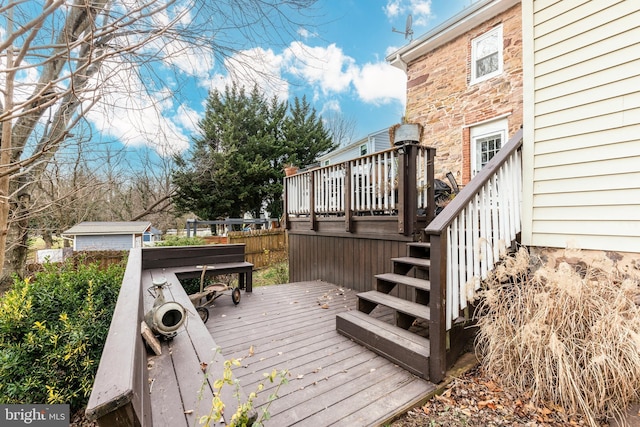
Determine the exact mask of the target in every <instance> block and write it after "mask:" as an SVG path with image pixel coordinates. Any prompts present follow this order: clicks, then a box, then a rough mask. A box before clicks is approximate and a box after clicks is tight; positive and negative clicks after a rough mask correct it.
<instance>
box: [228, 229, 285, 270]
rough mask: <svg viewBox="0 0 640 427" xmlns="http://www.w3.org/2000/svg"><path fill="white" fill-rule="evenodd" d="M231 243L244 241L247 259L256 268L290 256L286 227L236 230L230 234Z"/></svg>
mask: <svg viewBox="0 0 640 427" xmlns="http://www.w3.org/2000/svg"><path fill="white" fill-rule="evenodd" d="M227 237H228V240H229V243H244V244H245V245H246V246H245V261H247V262H250V263H252V264H253V265H254V267H255V268H261V267H265V266H268V265H270V264H273V263H275V262H280V261H285V260H286V259H287V257H288V250H289V249H288V248H289V239H288V237H287V233H286V231H285V230H284V229H282V228H280V229H271V230H252V231H234V232H230V233H229V234H228V236H227Z"/></svg>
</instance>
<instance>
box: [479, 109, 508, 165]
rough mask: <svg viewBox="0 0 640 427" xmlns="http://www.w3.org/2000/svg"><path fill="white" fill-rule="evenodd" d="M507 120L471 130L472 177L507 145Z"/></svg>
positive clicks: (482, 125) (485, 124)
mask: <svg viewBox="0 0 640 427" xmlns="http://www.w3.org/2000/svg"><path fill="white" fill-rule="evenodd" d="M507 126H508V122H507V119H502V120H496V121H493V122H489V123H484V124H481V125H478V126H474V127H472V128H471V150H472V153H471V176H475V175H476V174H477V173H478V172H479V171H480V170H481V169H482V168H483V167H485V166H486V164H487V163H489V160H491V159H492V158H493V156H495V155H496V153H497V152H498V151H500V148H502V146H503V145H504V144H505V142H506V137H507Z"/></svg>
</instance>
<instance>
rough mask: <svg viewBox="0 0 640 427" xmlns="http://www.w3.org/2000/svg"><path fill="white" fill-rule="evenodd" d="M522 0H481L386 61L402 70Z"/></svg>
mask: <svg viewBox="0 0 640 427" xmlns="http://www.w3.org/2000/svg"><path fill="white" fill-rule="evenodd" d="M520 1H521V0H481V1H478V2H477V3H474V4H473V5H471V6H469V7H468V8H466V9H464V10H462V11H461V12H460V13H458V14H456V15H454V16H453V17H451V18H450V19H448V20H446V21H445V22H443V23H442V24H440V25H438V26H437V27H435V28H434V29H433V30H431V31H429V32H427V33H425V34H424V35H422V36H421V37H420V38H418V39H417V40H415V41H413V42H411V43H409V44H408V45H407V46H404V47H402V48H400V49H398V50H397V51H395V52H393V53H391V54H390V55H388V56H387V57H386V58H385V59H386V61H387V62H388V63H389V64H390V65H392V66H394V67H396V68H399V69H401V70H402V71H404V72H406V71H407V64H408V63H410V62H412V61H414V60H416V59H418V58H419V57H421V56H423V55H425V54H426V53H428V52H431V51H432V50H434V49H436V48H438V47H440V46H442V45H443V44H445V43H447V42H449V41H451V40H453V39H455V38H456V37H458V36H460V35H462V34H464V33H466V32H467V31H469V30H471V29H473V28H475V27H477V26H478V25H480V24H482V23H483V22H485V21H487V20H488V19H491V18H493V17H494V16H496V15H498V14H499V13H502V12H504V11H505V10H507V9H509V8H511V7H513V6H515V5H516V4H518V3H520Z"/></svg>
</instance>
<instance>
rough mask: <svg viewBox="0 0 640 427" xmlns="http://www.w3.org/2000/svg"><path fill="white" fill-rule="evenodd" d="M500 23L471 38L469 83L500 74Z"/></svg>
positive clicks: (501, 44)
mask: <svg viewBox="0 0 640 427" xmlns="http://www.w3.org/2000/svg"><path fill="white" fill-rule="evenodd" d="M503 46H504V42H503V40H502V25H498V26H497V27H495V28H494V29H492V30H491V31H488V32H486V33H484V34H483V35H481V36H479V37H476V38H475V39H473V40H471V84H475V83H478V82H481V81H484V80H487V79H489V78H491V77H493V76H497V75H499V74H502V48H503Z"/></svg>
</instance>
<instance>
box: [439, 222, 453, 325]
mask: <svg viewBox="0 0 640 427" xmlns="http://www.w3.org/2000/svg"><path fill="white" fill-rule="evenodd" d="M452 227H453V225H450V226H449V227H447V229H446V233H447V242H448V243H449V244H448V245H447V246H445V247H444V248H441V250H445V251H446V253H447V257H446V258H447V274H446V277H447V282H446V283H442V284H441V286H443V287H445V288H446V295H447V299H446V303H445V311H446V316H447V317H446V322H447V330H449V329H451V323H452V322H451V319H452V318H453V314H452V313H453V301H454V299H453V298H449V297H448V296H449V295H453V292H454V290H453V289H454V287H455V286H454V281H455V280H454V274H453V266H454V265H455V259H454V257H453V253H454V250H453V246H454V245H453V244H452V242H453V240H452V238H453V234H454V233H453V230H452Z"/></svg>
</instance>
